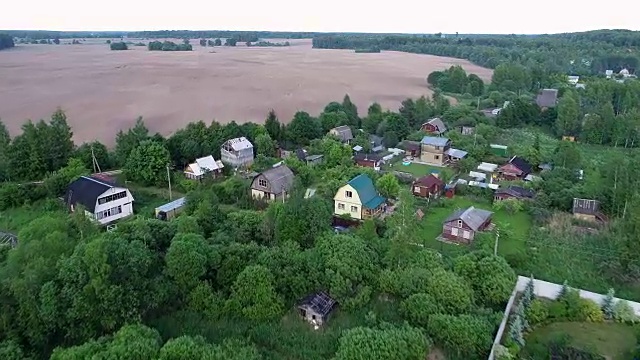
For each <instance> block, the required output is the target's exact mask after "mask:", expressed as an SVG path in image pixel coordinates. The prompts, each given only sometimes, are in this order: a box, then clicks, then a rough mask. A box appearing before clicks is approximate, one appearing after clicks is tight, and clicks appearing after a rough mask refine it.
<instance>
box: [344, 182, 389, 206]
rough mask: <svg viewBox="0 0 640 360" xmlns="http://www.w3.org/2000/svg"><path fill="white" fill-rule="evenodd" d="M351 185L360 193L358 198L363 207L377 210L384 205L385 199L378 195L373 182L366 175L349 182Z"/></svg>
mask: <svg viewBox="0 0 640 360" xmlns="http://www.w3.org/2000/svg"><path fill="white" fill-rule="evenodd" d="M349 185H351V187H353V189H354V190H355V191H357V192H358V197H359V198H360V201H361V202H362V206H364V207H366V208H368V209H375V208H377V207H378V206H380V204H382V203H383V202H384V201H385V199H384V198H383V197H382V196H380V195H379V194H378V191H376V188H375V186H373V180H371V178H370V177H369V176H367V175H366V174H360V175H358V176H356V177H354V178H353V179H351V180H350V181H349Z"/></svg>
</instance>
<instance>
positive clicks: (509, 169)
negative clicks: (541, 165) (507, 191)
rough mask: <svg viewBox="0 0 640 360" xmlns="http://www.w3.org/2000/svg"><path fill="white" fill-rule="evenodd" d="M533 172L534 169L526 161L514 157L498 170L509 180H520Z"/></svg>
mask: <svg viewBox="0 0 640 360" xmlns="http://www.w3.org/2000/svg"><path fill="white" fill-rule="evenodd" d="M532 170H533V167H532V166H531V164H529V163H528V162H527V161H526V160H525V159H523V158H521V157H518V156H514V157H512V158H511V159H510V160H509V162H508V163H506V164H504V165H502V166H501V167H500V168H499V169H498V173H499V174H500V175H501V176H502V177H503V178H505V179H507V180H520V179H524V178H525V177H526V176H527V175H529V174H530V173H531V171H532Z"/></svg>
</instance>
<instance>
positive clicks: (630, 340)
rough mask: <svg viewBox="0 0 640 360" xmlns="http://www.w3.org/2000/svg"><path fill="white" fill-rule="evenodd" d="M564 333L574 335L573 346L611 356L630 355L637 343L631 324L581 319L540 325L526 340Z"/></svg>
mask: <svg viewBox="0 0 640 360" xmlns="http://www.w3.org/2000/svg"><path fill="white" fill-rule="evenodd" d="M563 334H568V335H569V336H570V337H571V341H570V344H571V345H572V346H574V347H576V348H578V349H581V350H588V351H589V350H595V351H596V352H597V353H598V354H600V355H602V356H605V357H607V358H608V359H611V360H626V359H629V358H630V352H631V351H632V350H633V349H634V348H635V345H636V336H635V333H634V331H633V328H632V327H631V326H629V325H624V324H619V323H582V322H559V323H553V324H550V325H547V326H544V327H541V328H538V329H536V330H534V331H533V332H532V333H531V334H530V335H529V336H527V343H531V344H533V343H546V342H548V341H550V340H551V339H555V338H558V337H559V336H562V335H563ZM526 350H527V347H525V351H526Z"/></svg>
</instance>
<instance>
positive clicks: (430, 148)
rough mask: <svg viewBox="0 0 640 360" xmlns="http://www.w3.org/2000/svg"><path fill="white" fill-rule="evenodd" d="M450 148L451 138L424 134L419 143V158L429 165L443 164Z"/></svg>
mask: <svg viewBox="0 0 640 360" xmlns="http://www.w3.org/2000/svg"><path fill="white" fill-rule="evenodd" d="M450 148H451V140H449V139H447V138H443V137H435V136H425V137H423V138H422V141H421V143H420V160H421V161H423V162H425V163H427V164H430V165H437V166H444V165H445V164H446V162H447V160H448V155H447V151H448V150H449V149H450Z"/></svg>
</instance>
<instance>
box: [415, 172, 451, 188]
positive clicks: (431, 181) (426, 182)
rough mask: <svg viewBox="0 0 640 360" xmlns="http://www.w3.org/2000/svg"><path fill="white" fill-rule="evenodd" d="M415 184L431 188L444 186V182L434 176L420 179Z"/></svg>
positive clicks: (430, 175)
mask: <svg viewBox="0 0 640 360" xmlns="http://www.w3.org/2000/svg"><path fill="white" fill-rule="evenodd" d="M414 184H416V185H420V186H424V187H428V188H431V187H433V186H434V185H440V186H442V185H444V181H442V180H440V178H438V177H437V176H435V175H433V174H429V175H426V176H423V177H421V178H419V179H418V180H416V182H415V183H414Z"/></svg>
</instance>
